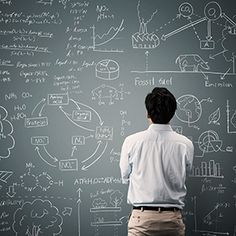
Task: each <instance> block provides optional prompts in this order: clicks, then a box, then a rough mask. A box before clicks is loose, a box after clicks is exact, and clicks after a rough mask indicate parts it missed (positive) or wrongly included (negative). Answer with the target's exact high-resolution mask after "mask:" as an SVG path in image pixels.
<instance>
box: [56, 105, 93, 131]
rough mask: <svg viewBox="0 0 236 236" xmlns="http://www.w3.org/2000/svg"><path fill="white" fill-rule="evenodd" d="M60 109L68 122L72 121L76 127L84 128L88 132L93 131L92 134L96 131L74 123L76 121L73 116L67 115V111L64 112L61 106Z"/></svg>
mask: <svg viewBox="0 0 236 236" xmlns="http://www.w3.org/2000/svg"><path fill="white" fill-rule="evenodd" d="M59 109H60V110H61V111H62V112H63V113H64V114H65V116H66V117H67V118H68V120H70V121H71V122H72V123H73V124H74V125H76V126H78V127H80V128H82V129H85V130H87V131H92V132H94V131H95V130H93V129H89V128H86V127H83V126H82V125H79V124H77V123H76V122H74V121H73V120H72V119H71V118H70V116H71V114H68V113H66V112H65V111H63V109H62V107H61V106H59Z"/></svg>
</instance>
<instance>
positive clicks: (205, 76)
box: [200, 70, 208, 80]
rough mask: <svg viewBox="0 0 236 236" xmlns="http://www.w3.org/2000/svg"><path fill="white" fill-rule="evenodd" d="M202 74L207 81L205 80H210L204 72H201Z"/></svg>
mask: <svg viewBox="0 0 236 236" xmlns="http://www.w3.org/2000/svg"><path fill="white" fill-rule="evenodd" d="M200 72H201V73H202V74H203V76H204V79H205V80H208V76H207V75H206V74H205V73H204V72H203V71H202V70H200Z"/></svg>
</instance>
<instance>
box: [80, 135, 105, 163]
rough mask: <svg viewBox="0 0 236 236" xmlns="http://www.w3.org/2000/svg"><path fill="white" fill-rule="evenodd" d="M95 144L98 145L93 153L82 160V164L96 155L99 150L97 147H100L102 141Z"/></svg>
mask: <svg viewBox="0 0 236 236" xmlns="http://www.w3.org/2000/svg"><path fill="white" fill-rule="evenodd" d="M97 143H98V145H97V147H96V149H95V151H94V152H93V154H91V155H90V156H89V157H88V158H87V159H85V160H83V161H82V163H84V162H86V161H88V160H89V159H91V158H92V157H93V156H94V155H95V154H96V153H97V151H98V149H99V147H100V145H101V143H102V141H101V140H100V141H98V142H97Z"/></svg>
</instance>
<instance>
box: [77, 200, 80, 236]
mask: <svg viewBox="0 0 236 236" xmlns="http://www.w3.org/2000/svg"><path fill="white" fill-rule="evenodd" d="M76 203H77V204H78V236H80V228H81V227H80V204H81V200H80V199H78V201H77V202H76Z"/></svg>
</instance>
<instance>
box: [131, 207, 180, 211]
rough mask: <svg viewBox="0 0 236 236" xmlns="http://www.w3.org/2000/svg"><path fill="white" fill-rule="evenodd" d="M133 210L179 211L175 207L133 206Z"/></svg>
mask: <svg viewBox="0 0 236 236" xmlns="http://www.w3.org/2000/svg"><path fill="white" fill-rule="evenodd" d="M133 209H135V210H141V211H145V210H148V211H159V212H160V211H180V209H179V208H177V207H152V206H133Z"/></svg>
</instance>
